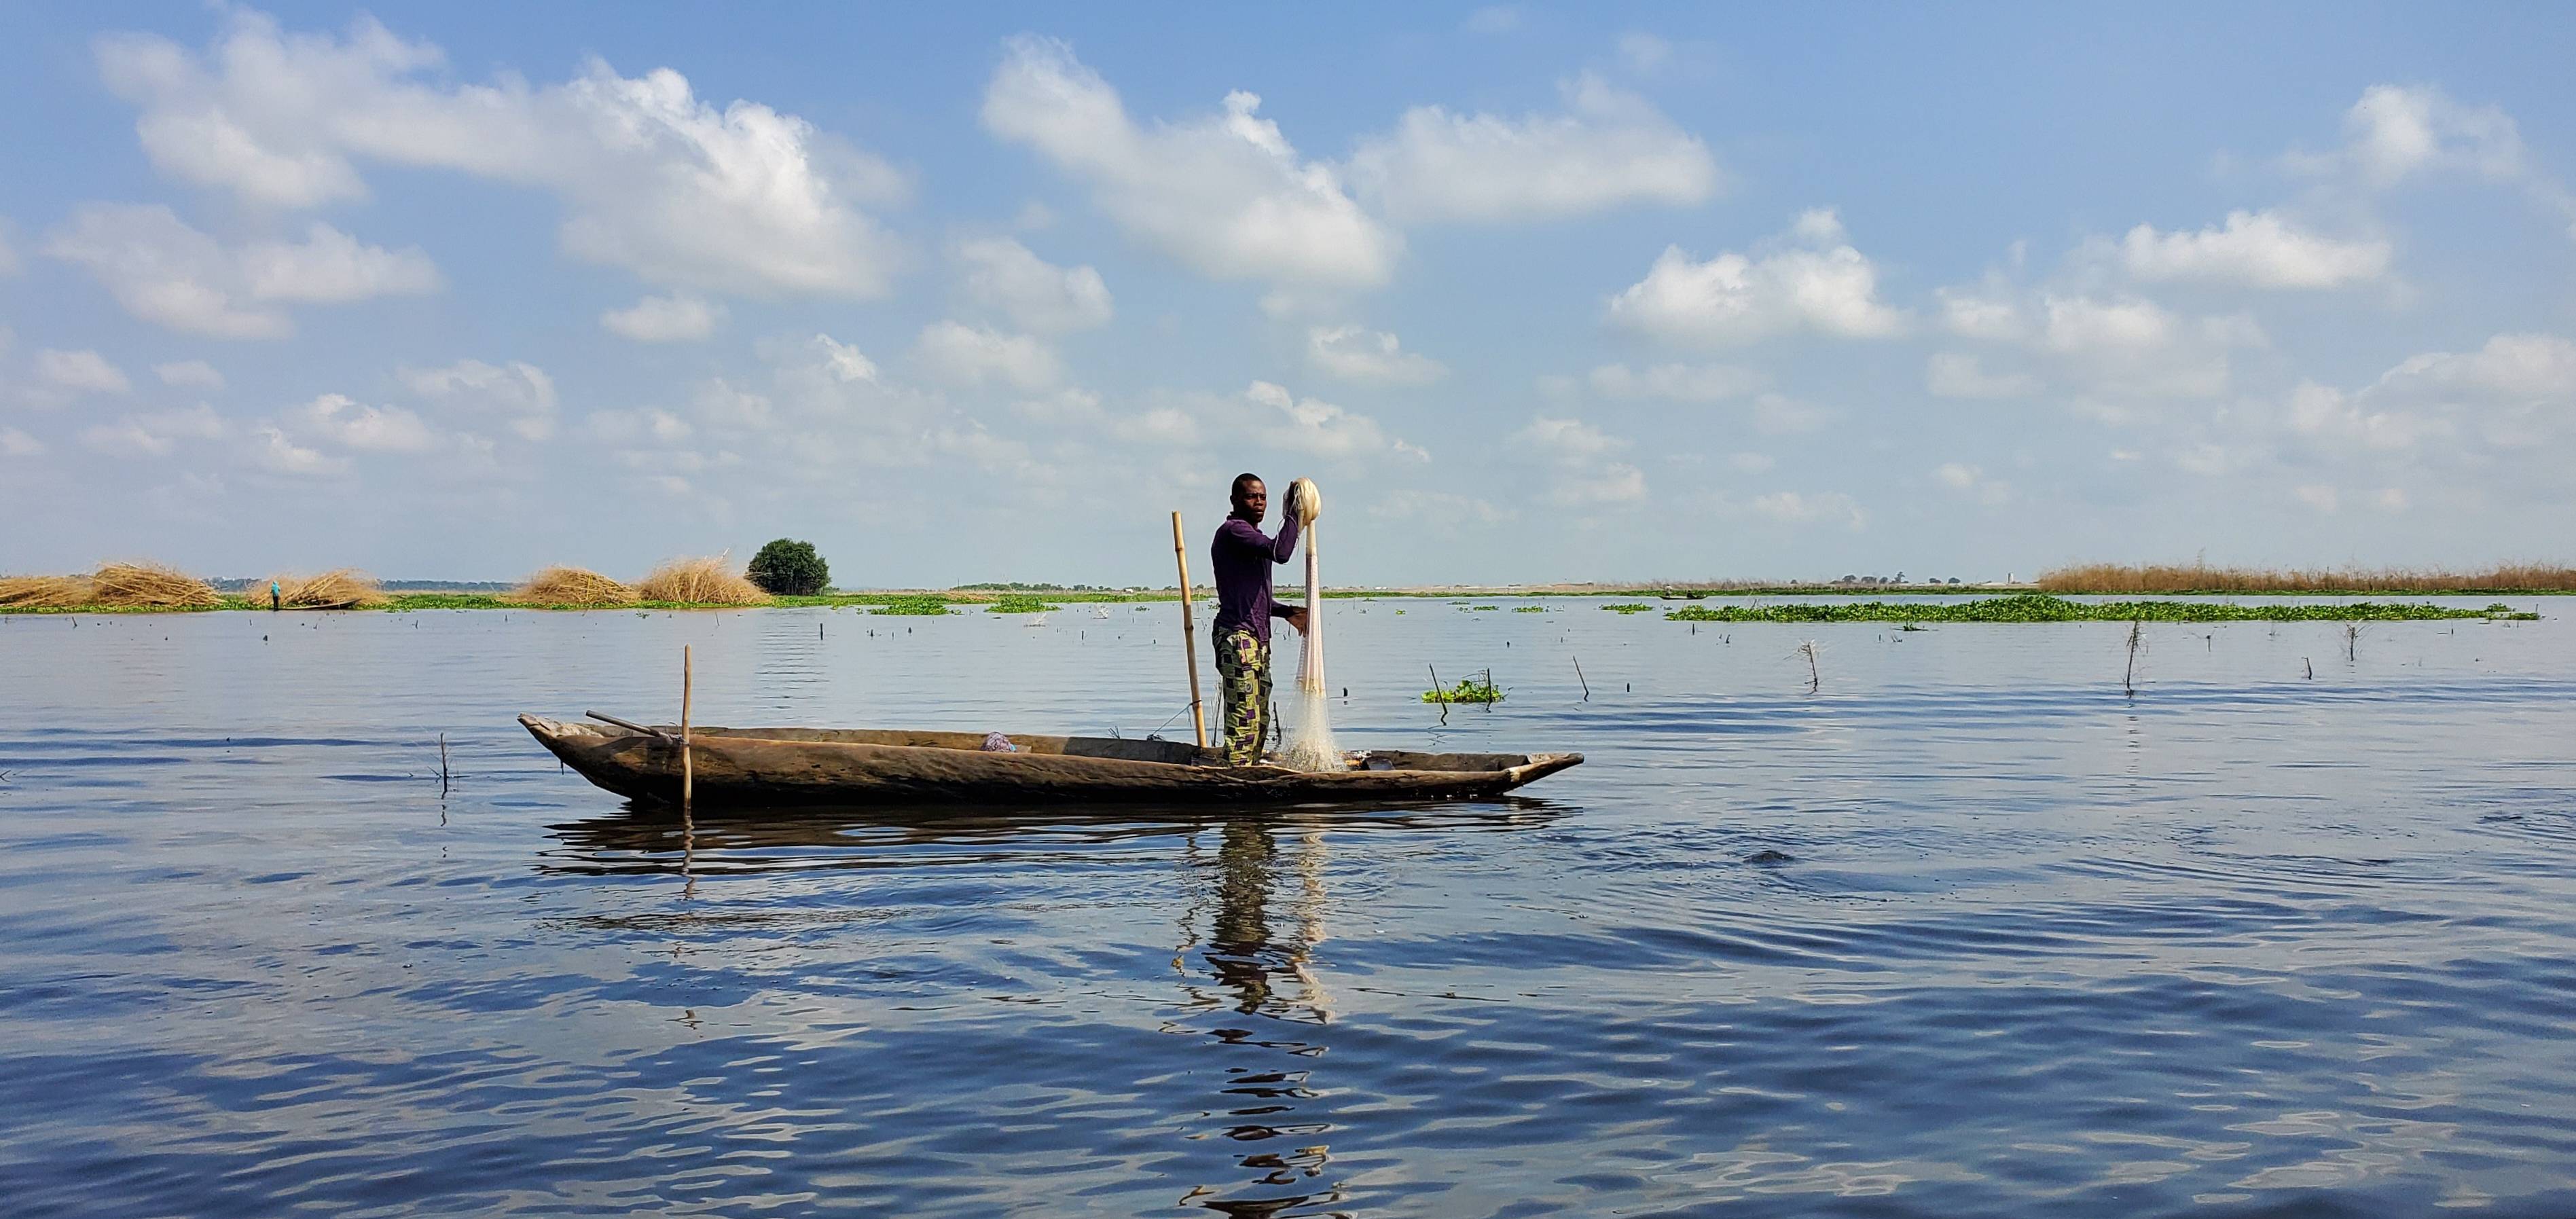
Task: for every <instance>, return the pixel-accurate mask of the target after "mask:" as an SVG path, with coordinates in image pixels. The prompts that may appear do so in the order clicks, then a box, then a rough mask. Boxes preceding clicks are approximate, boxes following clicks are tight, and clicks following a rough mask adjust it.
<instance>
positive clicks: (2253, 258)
mask: <svg viewBox="0 0 2576 1219" xmlns="http://www.w3.org/2000/svg"><path fill="white" fill-rule="evenodd" d="M2120 255H2121V261H2122V262H2123V263H2124V264H2125V265H2126V266H2127V267H2128V270H2129V274H2131V275H2134V276H2136V277H2138V278H2139V279H2143V280H2150V281H2155V280H2197V281H2201V282H2207V283H2223V284H2237V285H2242V286H2244V287H2249V288H2339V287H2342V286H2344V285H2346V284H2355V283H2366V282H2369V281H2371V280H2374V279H2378V278H2379V277H2380V276H2381V275H2383V274H2386V273H2387V270H2388V259H2389V246H2388V243H2387V242H2385V241H2375V240H2364V241H2340V240H2337V239H2335V238H2331V237H2326V236H2322V235H2320V234H2317V233H2313V232H2309V231H2308V230H2306V229H2302V228H2299V227H2298V226H2296V225H2294V224H2292V223H2290V222H2289V221H2288V220H2286V219H2284V218H2282V217H2281V216H2280V215H2279V214H2278V213H2276V212H2245V211H2236V212H2229V213H2228V214H2227V222H2226V224H2225V225H2224V226H2223V227H2219V228H2206V229H2201V230H2198V231H2196V232H2172V233H2163V232H2158V231H2157V230H2156V229H2155V228H2154V227H2153V226H2151V225H2144V224H2141V225H2139V226H2138V227H2136V228H2133V229H2130V230H2129V234H2128V236H2127V237H2125V238H2123V239H2121V242H2120Z"/></svg>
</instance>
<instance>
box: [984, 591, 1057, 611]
mask: <svg viewBox="0 0 2576 1219" xmlns="http://www.w3.org/2000/svg"><path fill="white" fill-rule="evenodd" d="M1054 608H1056V607H1055V606H1053V605H1050V604H1048V603H1047V599H1046V598H1044V597H1027V596H1020V595H1017V594H1013V595H1010V596H1006V597H1002V598H1001V599H999V600H996V601H995V602H993V603H992V604H991V605H988V606H986V607H984V612H985V613H988V614H1043V613H1045V612H1047V611H1048V610H1051V609H1054Z"/></svg>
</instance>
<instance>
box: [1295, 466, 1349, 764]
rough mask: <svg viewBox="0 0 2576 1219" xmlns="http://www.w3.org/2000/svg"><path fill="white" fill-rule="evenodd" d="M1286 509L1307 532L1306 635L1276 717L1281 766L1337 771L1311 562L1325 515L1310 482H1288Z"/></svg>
mask: <svg viewBox="0 0 2576 1219" xmlns="http://www.w3.org/2000/svg"><path fill="white" fill-rule="evenodd" d="M1288 511H1289V512H1290V513H1291V514H1293V515H1295V516H1296V518H1297V520H1298V522H1299V523H1300V524H1302V525H1303V526H1304V527H1305V531H1306V537H1305V547H1306V634H1305V637H1304V638H1303V639H1302V640H1301V641H1300V642H1299V644H1298V648H1297V682H1296V690H1295V691H1294V692H1293V693H1292V694H1290V695H1289V699H1288V707H1287V709H1286V711H1285V713H1284V714H1283V715H1281V717H1280V718H1281V719H1282V720H1283V721H1284V723H1283V724H1282V727H1283V728H1284V729H1285V731H1286V739H1285V742H1284V744H1283V746H1282V748H1281V749H1280V751H1279V762H1280V764H1281V765H1284V766H1289V767H1293V768H1295V769H1297V770H1308V771H1329V770H1341V769H1344V768H1345V767H1346V766H1347V765H1348V763H1346V762H1344V761H1343V760H1342V751H1341V748H1340V746H1338V745H1336V744H1334V743H1333V720H1332V704H1331V702H1330V701H1329V700H1328V699H1326V697H1325V695H1324V582H1323V578H1322V577H1321V576H1320V575H1319V574H1318V573H1317V568H1316V563H1315V518H1316V517H1318V516H1321V515H1323V495H1322V493H1321V492H1319V491H1317V490H1316V489H1315V483H1314V480H1312V479H1305V478H1301V479H1298V480H1297V481H1295V482H1293V483H1290V484H1288Z"/></svg>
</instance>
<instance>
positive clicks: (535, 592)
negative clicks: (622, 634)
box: [507, 567, 641, 605]
mask: <svg viewBox="0 0 2576 1219" xmlns="http://www.w3.org/2000/svg"><path fill="white" fill-rule="evenodd" d="M507 599H508V600H510V601H512V602H515V603H517V604H520V605H633V604H635V603H636V602H637V601H638V600H640V599H641V598H639V597H637V596H636V594H635V590H634V589H632V588H629V587H627V586H626V585H623V584H620V583H618V582H617V581H615V580H611V579H609V578H608V577H606V576H603V575H601V574H599V573H598V572H595V571H589V570H586V569H583V568H579V567H549V568H546V569H544V570H542V571H539V572H538V573H537V574H535V575H533V576H530V577H528V582H527V583H525V584H522V585H520V586H519V587H518V588H517V589H515V590H513V591H512V592H511V593H510V594H509V596H508V598H507Z"/></svg>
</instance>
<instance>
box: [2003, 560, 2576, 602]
mask: <svg viewBox="0 0 2576 1219" xmlns="http://www.w3.org/2000/svg"><path fill="white" fill-rule="evenodd" d="M2037 584H2038V586H2039V588H2040V589H2042V590H2043V591H2046V592H2052V593H2415V594H2417V595H2421V596H2433V595H2440V594H2444V593H2521V592H2548V593H2567V592H2576V567H2563V566H2554V565H2551V564H2545V563H2508V564H2503V565H2500V566H2496V567H2491V568H2488V569H2487V570H2485V571H2421V570H2411V569H2383V570H2379V571H2365V570H2362V569H2360V568H2344V569H2341V570H2335V571H2328V570H2323V569H2318V570H2295V569H2294V570H2287V571H2277V570H2272V569H2268V568H2247V567H2211V566H2210V565H2208V564H2206V563H2189V564H2183V563H2140V564H2136V565H2134V566H2133V565H2130V564H2126V563H2087V564H2084V565H2082V566H2078V567H2060V568H2057V569H2056V570H2053V571H2047V572H2042V573H2040V577H2039V579H2038V581H2037Z"/></svg>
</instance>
